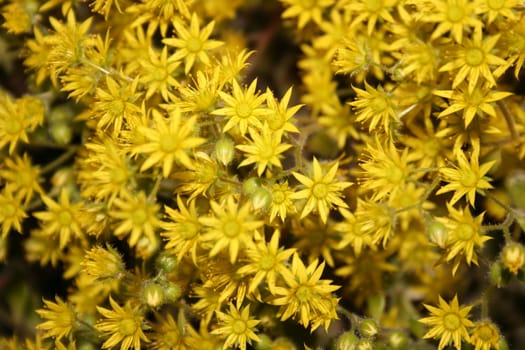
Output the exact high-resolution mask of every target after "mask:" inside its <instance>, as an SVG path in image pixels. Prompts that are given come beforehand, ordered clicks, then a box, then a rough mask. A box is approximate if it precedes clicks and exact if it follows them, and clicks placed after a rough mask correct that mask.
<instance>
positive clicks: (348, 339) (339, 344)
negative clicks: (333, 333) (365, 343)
mask: <svg viewBox="0 0 525 350" xmlns="http://www.w3.org/2000/svg"><path fill="white" fill-rule="evenodd" d="M358 342H359V338H358V337H357V336H356V335H355V334H354V332H344V333H343V334H341V335H340V336H339V338H337V341H336V343H335V348H336V350H355V348H356V345H357V343H358Z"/></svg>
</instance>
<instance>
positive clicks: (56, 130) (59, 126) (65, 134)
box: [49, 122, 73, 145]
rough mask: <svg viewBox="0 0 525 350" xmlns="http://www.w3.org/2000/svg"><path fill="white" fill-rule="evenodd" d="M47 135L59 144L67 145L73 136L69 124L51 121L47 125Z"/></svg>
mask: <svg viewBox="0 0 525 350" xmlns="http://www.w3.org/2000/svg"><path fill="white" fill-rule="evenodd" d="M49 135H51V138H52V139H53V141H55V142H56V143H57V144H59V145H68V144H69V143H70V142H71V139H72V138H73V130H72V129H71V125H70V124H69V123H65V122H58V123H53V124H51V125H50V127H49Z"/></svg>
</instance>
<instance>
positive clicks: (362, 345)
mask: <svg viewBox="0 0 525 350" xmlns="http://www.w3.org/2000/svg"><path fill="white" fill-rule="evenodd" d="M373 349H374V343H373V342H372V341H371V340H369V339H361V340H359V342H357V344H356V346H355V350H373Z"/></svg>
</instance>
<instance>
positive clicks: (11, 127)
mask: <svg viewBox="0 0 525 350" xmlns="http://www.w3.org/2000/svg"><path fill="white" fill-rule="evenodd" d="M20 130H22V123H21V122H20V120H18V119H16V118H7V120H6V123H5V131H6V133H8V134H11V135H15V134H18V133H19V132H20Z"/></svg>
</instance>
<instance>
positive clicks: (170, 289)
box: [163, 282, 182, 303]
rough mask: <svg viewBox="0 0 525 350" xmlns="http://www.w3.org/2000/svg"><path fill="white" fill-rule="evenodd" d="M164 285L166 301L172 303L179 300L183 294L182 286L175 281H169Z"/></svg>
mask: <svg viewBox="0 0 525 350" xmlns="http://www.w3.org/2000/svg"><path fill="white" fill-rule="evenodd" d="M163 287H164V297H165V298H166V302H168V303H172V302H174V301H176V300H178V299H179V298H180V297H181V296H182V289H181V288H180V286H179V285H178V284H176V283H173V282H168V283H167V284H166V285H165V286H163Z"/></svg>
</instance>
